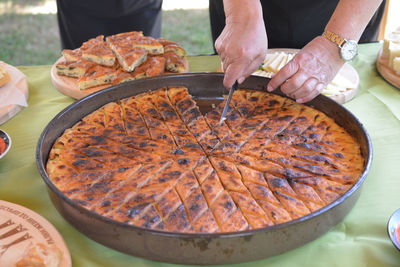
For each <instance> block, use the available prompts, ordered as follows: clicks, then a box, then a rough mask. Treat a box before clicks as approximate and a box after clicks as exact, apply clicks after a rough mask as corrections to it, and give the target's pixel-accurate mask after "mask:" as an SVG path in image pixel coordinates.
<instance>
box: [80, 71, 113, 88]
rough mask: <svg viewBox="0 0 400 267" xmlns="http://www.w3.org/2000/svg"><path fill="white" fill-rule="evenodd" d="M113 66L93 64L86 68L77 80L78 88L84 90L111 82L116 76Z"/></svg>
mask: <svg viewBox="0 0 400 267" xmlns="http://www.w3.org/2000/svg"><path fill="white" fill-rule="evenodd" d="M116 73H117V70H116V69H115V67H105V66H101V65H94V66H92V67H90V68H89V69H87V71H86V72H85V74H84V75H83V76H82V77H81V78H80V79H79V80H78V86H79V89H81V90H84V89H87V88H90V87H93V86H98V85H103V84H111V83H112V81H113V79H114V78H115V77H116V75H117V74H116Z"/></svg>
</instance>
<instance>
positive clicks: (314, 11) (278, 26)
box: [209, 0, 386, 48]
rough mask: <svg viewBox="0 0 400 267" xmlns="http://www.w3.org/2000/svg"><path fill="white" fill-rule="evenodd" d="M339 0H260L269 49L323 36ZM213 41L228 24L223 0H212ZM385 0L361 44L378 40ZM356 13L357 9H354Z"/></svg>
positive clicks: (293, 46) (306, 41)
mask: <svg viewBox="0 0 400 267" xmlns="http://www.w3.org/2000/svg"><path fill="white" fill-rule="evenodd" d="M338 2H339V1H338V0H261V4H262V6H263V17H264V23H265V27H266V30H267V36H268V47H269V48H302V47H303V46H305V45H306V44H307V43H308V42H310V41H311V40H312V39H314V38H315V37H317V36H318V35H321V34H322V33H323V31H324V28H325V26H326V24H327V23H328V21H329V19H330V17H331V15H332V13H333V11H334V10H335V8H336V6H337V4H338ZM209 3H210V9H209V11H210V22H211V33H212V38H213V42H214V43H215V40H216V39H217V38H218V36H219V35H220V34H221V32H222V30H223V28H224V27H225V14H224V8H223V3H222V0H209ZM385 3H386V1H385V0H384V1H383V3H382V4H381V5H380V7H379V9H378V10H377V11H376V13H375V14H374V16H373V17H372V19H371V20H370V22H369V23H368V25H367V27H366V29H365V31H364V33H363V35H362V36H361V38H360V43H364V42H372V41H376V40H377V37H378V34H379V25H380V22H381V19H382V15H383V11H384V8H385ZM354 12H357V10H354Z"/></svg>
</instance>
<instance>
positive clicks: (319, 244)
mask: <svg viewBox="0 0 400 267" xmlns="http://www.w3.org/2000/svg"><path fill="white" fill-rule="evenodd" d="M379 48H380V44H378V43H373V44H365V45H361V46H360V51H359V52H360V55H359V56H358V57H357V59H356V60H355V61H354V62H353V63H352V65H353V66H354V67H355V68H356V69H357V71H358V73H359V75H360V80H361V82H360V86H359V92H358V94H357V96H356V98H355V99H353V100H352V101H350V102H348V103H346V104H345V106H346V107H347V108H348V109H350V110H351V111H352V112H353V113H354V114H355V115H356V116H357V117H358V118H359V119H360V120H361V122H362V123H363V124H364V125H365V127H366V128H367V130H368V133H369V134H370V136H371V139H372V143H373V148H374V160H373V164H372V168H371V170H370V173H369V175H368V177H367V179H366V180H365V182H364V184H363V188H362V192H361V196H360V198H359V200H358V202H357V203H356V205H355V207H354V208H353V209H352V210H351V212H350V213H349V214H348V215H347V217H346V218H345V219H344V221H343V222H341V223H339V224H338V225H337V226H336V227H334V228H333V229H332V230H331V231H329V232H328V233H327V234H325V235H323V236H321V237H320V238H318V239H317V240H315V241H312V242H310V243H308V244H306V245H304V246H302V247H300V248H297V249H295V250H292V251H288V252H286V253H284V254H281V255H278V256H274V257H271V258H268V259H265V260H260V261H255V262H251V263H245V264H241V265H239V266H299V265H301V266H303V265H304V266H400V252H399V251H397V250H396V249H395V248H394V246H393V245H392V244H391V242H390V240H389V238H388V236H387V232H386V225H387V221H388V219H389V217H390V215H391V214H392V213H393V212H394V211H395V210H396V209H398V208H400V90H399V89H396V88H395V87H393V86H391V85H390V84H388V83H387V82H385V81H384V80H383V79H382V78H381V77H380V76H379V74H378V73H377V71H376V68H375V61H376V55H377V52H378V50H379ZM189 64H190V69H191V71H193V72H200V71H216V69H217V67H218V65H219V59H218V57H216V56H201V57H190V58H189ZM19 69H20V70H21V71H22V72H24V73H25V74H26V76H27V77H28V82H29V92H30V97H29V101H28V104H29V107H28V108H25V109H24V110H23V111H21V112H20V113H19V114H18V115H17V116H15V117H14V118H13V119H11V120H10V121H8V122H6V123H5V124H4V125H1V126H0V128H2V129H3V130H5V131H6V132H7V133H8V134H9V135H10V136H11V138H12V140H13V146H12V148H11V151H10V152H9V154H7V155H6V156H5V157H4V158H3V159H1V160H0V199H2V200H6V201H9V202H13V203H16V204H19V205H23V206H26V207H27V208H30V209H32V210H34V211H36V212H37V213H39V214H41V215H42V216H44V217H45V218H46V219H48V220H49V221H50V222H51V223H53V224H54V226H55V227H56V228H57V229H58V231H59V232H60V233H61V235H62V236H63V237H64V239H65V241H66V243H67V246H68V247H69V250H70V252H71V255H72V262H73V266H74V267H75V266H76V267H81V266H82V267H89V266H113V267H118V266H169V265H170V264H165V263H159V262H153V261H149V260H144V259H141V258H136V257H133V256H130V255H126V254H122V253H120V252H117V251H114V250H112V249H109V248H106V247H104V246H102V245H100V244H98V243H96V242H94V241H92V240H90V239H89V238H87V237H85V236H84V235H82V234H81V233H80V232H78V231H77V230H76V229H75V228H74V227H72V226H71V225H69V224H68V223H67V222H66V221H65V220H64V219H63V217H61V215H60V214H59V213H58V212H57V210H56V209H55V208H54V206H53V205H52V203H51V201H50V199H49V197H48V195H47V191H46V185H45V183H44V182H43V181H42V178H41V177H40V175H39V172H38V170H37V167H36V162H35V149H36V143H37V140H38V138H39V135H40V133H41V132H42V130H43V129H44V127H45V126H46V124H47V123H48V122H49V121H50V120H51V119H52V118H53V117H54V116H55V115H56V114H57V113H58V112H59V111H61V110H62V109H63V108H65V107H66V106H67V105H69V104H71V103H72V102H73V101H74V100H73V99H71V98H69V97H67V96H64V95H63V94H61V93H59V92H58V91H57V90H56V89H55V88H54V87H53V85H52V84H51V81H50V66H33V67H19Z"/></svg>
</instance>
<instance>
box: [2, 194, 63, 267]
mask: <svg viewBox="0 0 400 267" xmlns="http://www.w3.org/2000/svg"><path fill="white" fill-rule="evenodd" d="M16 189H17V188H16ZM0 237H1V238H0V266H2V267H14V266H15V263H16V262H17V261H19V260H20V259H21V258H22V257H23V254H24V252H25V251H26V250H27V249H29V247H30V246H35V245H37V244H38V243H40V244H43V245H45V246H53V245H54V246H55V247H57V249H58V250H60V251H61V252H62V258H61V264H60V265H59V267H71V255H70V253H69V251H68V248H67V246H66V244H65V242H64V239H63V238H62V237H61V235H60V233H59V232H58V231H57V229H56V228H55V227H54V226H53V225H52V224H51V223H50V222H49V221H47V220H46V219H44V218H43V217H42V216H40V215H39V214H37V213H35V212H34V211H32V210H30V209H28V208H25V207H23V206H20V205H17V204H14V203H10V202H7V201H3V200H0Z"/></svg>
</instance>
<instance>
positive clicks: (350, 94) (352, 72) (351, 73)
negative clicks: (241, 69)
mask: <svg viewBox="0 0 400 267" xmlns="http://www.w3.org/2000/svg"><path fill="white" fill-rule="evenodd" d="M299 51H300V50H299V49H292V48H271V49H268V53H270V54H273V53H276V52H285V53H288V54H296V53H297V52H299ZM218 71H221V72H222V67H220V68H219V69H218ZM339 73H340V74H341V75H342V76H344V77H345V78H347V79H348V80H350V81H351V82H352V83H353V84H354V85H355V86H354V87H355V88H348V89H347V91H345V92H343V93H340V94H337V95H329V96H328V95H327V97H329V98H331V99H333V100H335V101H336V102H338V103H339V104H344V103H346V102H347V101H350V100H351V99H353V98H354V97H355V96H356V94H357V91H358V86H359V84H360V76H359V75H358V72H357V70H356V69H355V68H354V67H353V66H351V65H350V64H348V63H345V64H344V65H343V67H342V68H341V69H340V70H339Z"/></svg>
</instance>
